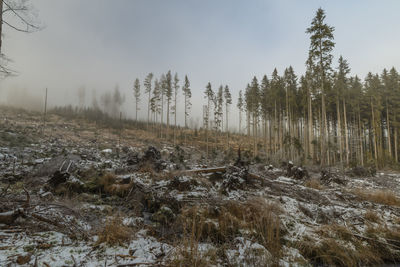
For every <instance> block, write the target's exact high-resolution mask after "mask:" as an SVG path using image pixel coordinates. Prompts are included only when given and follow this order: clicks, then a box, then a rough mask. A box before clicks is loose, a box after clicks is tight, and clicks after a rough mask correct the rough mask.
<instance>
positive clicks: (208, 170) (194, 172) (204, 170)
mask: <svg viewBox="0 0 400 267" xmlns="http://www.w3.org/2000/svg"><path fill="white" fill-rule="evenodd" d="M224 171H226V166H224V167H215V168H206V169H194V170H187V171H183V172H182V173H183V174H199V173H213V172H224Z"/></svg>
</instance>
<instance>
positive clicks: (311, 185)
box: [304, 179, 324, 190]
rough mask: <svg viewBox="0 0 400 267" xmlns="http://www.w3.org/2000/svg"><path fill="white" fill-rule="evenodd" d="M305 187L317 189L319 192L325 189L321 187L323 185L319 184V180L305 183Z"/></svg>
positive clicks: (310, 180)
mask: <svg viewBox="0 0 400 267" xmlns="http://www.w3.org/2000/svg"><path fill="white" fill-rule="evenodd" d="M304 186H306V187H309V188H313V189H317V190H321V189H323V188H324V187H323V186H322V185H321V183H320V182H319V180H317V179H309V180H307V181H306V182H305V183H304Z"/></svg>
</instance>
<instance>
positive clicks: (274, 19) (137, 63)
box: [0, 0, 400, 120]
mask: <svg viewBox="0 0 400 267" xmlns="http://www.w3.org/2000/svg"><path fill="white" fill-rule="evenodd" d="M8 1H11V0H8ZM31 3H32V4H33V5H34V6H35V9H36V10H37V12H38V15H39V18H40V20H41V21H42V22H43V24H44V25H45V28H44V29H43V30H42V31H39V32H36V33H32V34H24V33H20V32H16V31H13V30H11V29H10V28H8V27H7V26H3V27H4V39H3V40H4V41H3V49H2V50H3V51H2V52H3V53H5V54H6V55H7V56H8V57H10V58H11V59H12V60H13V61H14V62H13V63H12V64H11V65H10V67H12V68H13V69H15V70H17V71H18V72H19V75H18V76H17V77H13V78H7V79H5V80H2V81H0V90H1V91H0V93H2V94H1V95H2V101H0V102H4V101H7V99H9V98H7V95H8V93H6V91H7V90H14V91H16V90H17V89H18V88H25V89H26V90H27V91H29V92H31V94H24V95H21V94H20V97H24V98H25V100H26V99H30V97H32V101H34V99H33V96H31V95H33V94H35V95H39V96H41V97H42V96H43V94H44V88H46V87H48V88H49V103H50V104H52V105H59V104H61V103H64V102H68V103H76V102H77V97H76V95H77V89H78V88H79V87H81V86H85V87H86V89H87V94H86V95H87V104H88V105H89V104H90V103H91V99H89V98H90V97H91V94H92V93H91V92H92V90H96V92H97V95H98V96H99V95H100V94H101V93H102V92H104V91H106V90H112V89H113V88H114V87H115V85H116V84H118V85H119V86H120V88H121V91H122V92H123V93H124V94H125V95H126V99H127V100H126V102H125V104H124V113H125V114H126V115H127V116H133V112H134V101H133V94H132V86H133V81H134V79H135V78H137V77H138V78H139V79H140V80H141V81H142V80H143V78H144V77H145V75H146V74H147V73H149V72H153V73H154V74H155V75H156V76H159V75H160V74H161V73H163V72H166V71H168V70H171V71H172V72H178V75H179V76H180V78H181V79H182V78H183V77H184V75H185V74H187V75H188V77H189V80H190V81H191V85H192V86H191V88H192V91H193V100H192V102H193V104H194V107H193V112H194V113H196V115H195V116H194V117H196V116H198V114H199V113H200V110H201V106H202V105H203V102H204V97H203V91H204V88H205V85H206V84H207V82H209V81H210V82H211V83H212V85H213V88H214V89H216V88H217V87H218V86H219V85H220V84H228V85H229V86H230V88H231V89H232V95H233V97H234V99H235V102H236V98H237V95H238V92H239V90H241V89H244V88H245V86H246V84H247V83H248V82H249V81H250V80H251V78H252V77H253V76H254V75H256V76H258V77H261V76H262V75H264V74H267V75H270V73H271V72H272V70H273V69H274V68H275V67H276V68H277V69H278V71H279V73H282V72H283V70H284V68H285V67H287V66H289V65H292V66H293V67H294V70H295V72H296V74H297V75H300V74H302V73H303V72H304V69H305V67H304V62H305V60H306V57H307V53H308V47H309V36H307V34H306V33H305V30H306V28H307V27H308V26H309V25H310V23H311V20H312V18H313V16H314V15H315V12H316V10H317V8H318V7H322V8H323V9H325V11H326V13H327V20H326V21H327V23H328V24H330V25H332V26H334V27H335V32H334V35H335V42H336V47H335V49H334V56H335V58H334V66H336V62H337V58H338V55H343V57H344V58H346V59H347V60H348V61H349V63H350V67H351V69H352V74H358V75H360V76H361V77H364V76H365V75H366V73H367V72H368V71H372V72H381V70H382V69H383V68H384V67H386V68H390V67H392V66H395V67H396V68H397V69H400V53H399V47H400V35H399V34H398V27H399V25H400V16H399V11H400V1H397V0H393V1H388V0H383V1H373V0H370V1H368V0H363V1H361V0H358V1H356V0H354V1H349V0H347V1H345V0H343V1H340V0H339V1H338V0H336V1H327V0H325V1H322V0H307V1H300V0H298V1H294V0H293V1H289V0H288V1H285V0H283V1H281V0H280V1H278V0H276V1H266V0H264V1H261V0H260V1H257V0H252V1H244V0H242V1H236V0H202V1H199V0H198V1H194V0H181V1H177V0H84V1H83V0H35V1H31ZM41 99H42V98H41ZM145 102H146V101H145V100H142V103H143V104H144V103H145ZM178 108H179V107H178ZM182 109H183V107H182ZM144 110H146V107H145V106H144V105H143V106H142V113H143V114H144ZM179 115H182V114H179ZM182 117H183V116H181V119H182ZM232 117H233V118H232V120H235V119H237V116H236V115H235V114H234V113H233V114H232Z"/></svg>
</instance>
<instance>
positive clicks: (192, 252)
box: [168, 207, 216, 267]
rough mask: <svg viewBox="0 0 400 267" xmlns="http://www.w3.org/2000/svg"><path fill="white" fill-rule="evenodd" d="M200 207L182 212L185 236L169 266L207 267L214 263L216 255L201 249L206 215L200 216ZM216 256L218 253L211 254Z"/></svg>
mask: <svg viewBox="0 0 400 267" xmlns="http://www.w3.org/2000/svg"><path fill="white" fill-rule="evenodd" d="M198 215H199V207H192V208H189V209H185V210H184V211H183V213H182V217H183V218H186V219H185V220H183V225H182V227H183V236H182V239H181V240H180V244H178V245H177V247H178V249H177V251H176V252H175V254H174V255H173V257H172V259H171V260H170V262H168V266H196V267H203V266H204V267H206V266H209V264H212V260H213V259H214V260H215V258H216V257H210V255H207V254H204V253H202V252H201V251H200V250H199V241H200V239H201V237H202V231H203V228H204V222H205V220H204V217H203V218H199V216H198ZM211 256H216V255H211Z"/></svg>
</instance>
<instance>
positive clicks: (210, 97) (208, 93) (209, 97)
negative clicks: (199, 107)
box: [204, 82, 214, 158]
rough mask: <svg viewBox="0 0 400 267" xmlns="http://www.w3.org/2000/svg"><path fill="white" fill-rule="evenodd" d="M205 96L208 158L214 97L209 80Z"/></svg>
mask: <svg viewBox="0 0 400 267" xmlns="http://www.w3.org/2000/svg"><path fill="white" fill-rule="evenodd" d="M204 94H205V96H204V97H205V98H206V99H207V107H206V110H205V113H206V114H205V116H204V118H205V124H206V148H207V158H208V130H209V128H210V105H211V102H212V101H213V99H214V92H213V90H212V88H211V83H210V82H209V83H208V84H207V86H206V91H205V92H204Z"/></svg>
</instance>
